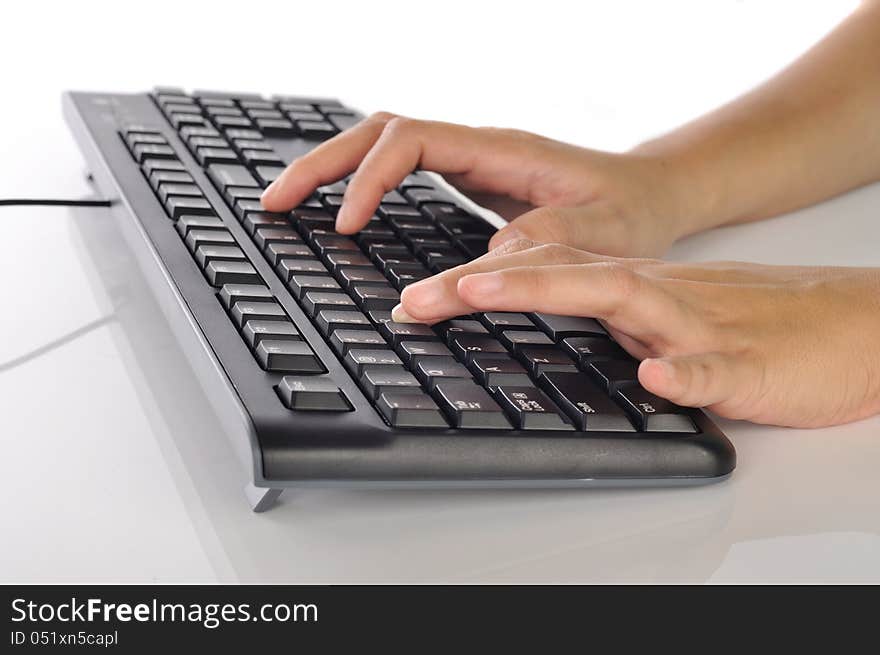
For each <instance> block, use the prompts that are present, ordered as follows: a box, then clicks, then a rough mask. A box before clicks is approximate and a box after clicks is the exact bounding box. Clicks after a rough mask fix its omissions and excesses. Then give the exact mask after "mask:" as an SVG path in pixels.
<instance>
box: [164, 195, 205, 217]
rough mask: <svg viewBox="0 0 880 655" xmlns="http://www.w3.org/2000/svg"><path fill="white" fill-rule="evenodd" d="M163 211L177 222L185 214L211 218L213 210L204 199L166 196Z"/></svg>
mask: <svg viewBox="0 0 880 655" xmlns="http://www.w3.org/2000/svg"><path fill="white" fill-rule="evenodd" d="M165 211H167V212H168V215H169V216H171V218H173V219H175V220H177V219H178V218H180V217H181V216H183V215H185V214H199V215H203V216H211V215H213V214H214V208H213V207H211V203H209V202H208V201H207V200H206V199H205V198H188V197H186V196H168V198H167V199H166V200H165Z"/></svg>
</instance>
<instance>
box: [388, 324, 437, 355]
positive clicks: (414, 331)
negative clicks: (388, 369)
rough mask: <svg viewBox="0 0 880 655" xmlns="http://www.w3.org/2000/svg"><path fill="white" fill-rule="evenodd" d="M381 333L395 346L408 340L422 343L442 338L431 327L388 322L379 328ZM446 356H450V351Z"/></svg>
mask: <svg viewBox="0 0 880 655" xmlns="http://www.w3.org/2000/svg"><path fill="white" fill-rule="evenodd" d="M379 333H380V334H382V336H384V337H385V338H386V339H387V340H388V342H389V343H391V344H393V345H394V346H397V345H398V344H400V343H401V342H402V341H406V340H411V341H422V342H425V341H439V340H440V337H438V336H437V335H436V334H435V333H434V331H433V330H432V329H431V328H430V327H428V326H427V325H422V324H421V323H396V322H394V321H388V322H387V323H383V324H382V325H380V326H379ZM444 354H448V351H447V353H444Z"/></svg>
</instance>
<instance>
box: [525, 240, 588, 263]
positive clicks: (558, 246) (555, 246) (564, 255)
mask: <svg viewBox="0 0 880 655" xmlns="http://www.w3.org/2000/svg"><path fill="white" fill-rule="evenodd" d="M535 250H536V252H537V253H538V255H539V256H540V257H541V259H542V260H543V261H546V262H550V263H552V264H573V263H578V262H577V257H576V251H575V249H574V248H572V247H570V246H567V245H565V244H564V243H545V244H543V245H540V246H538V247H537V248H536V249H535Z"/></svg>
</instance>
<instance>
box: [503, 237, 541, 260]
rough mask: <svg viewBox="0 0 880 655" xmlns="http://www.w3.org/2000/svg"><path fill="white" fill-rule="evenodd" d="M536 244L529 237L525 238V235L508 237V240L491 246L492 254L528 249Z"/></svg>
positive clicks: (506, 253)
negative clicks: (493, 246)
mask: <svg viewBox="0 0 880 655" xmlns="http://www.w3.org/2000/svg"><path fill="white" fill-rule="evenodd" d="M536 245H538V244H537V243H536V242H535V241H532V240H531V239H527V238H525V237H517V238H516V239H510V240H509V241H505V242H504V243H502V244H500V245H499V246H496V247H495V248H493V249H492V255H493V256H498V255H509V254H511V253H515V252H522V251H523V250H530V249H532V248H534V247H535V246H536Z"/></svg>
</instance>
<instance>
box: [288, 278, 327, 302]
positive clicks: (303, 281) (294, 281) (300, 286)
mask: <svg viewBox="0 0 880 655" xmlns="http://www.w3.org/2000/svg"><path fill="white" fill-rule="evenodd" d="M287 286H288V287H289V288H290V290H291V292H292V293H293V295H294V296H295V297H296V298H302V297H303V296H304V295H305V294H306V293H308V292H309V291H340V288H339V284H338V283H337V282H336V280H334V279H333V278H332V277H329V276H327V275H294V276H292V277H291V278H290V280H289V281H288V283H287Z"/></svg>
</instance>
